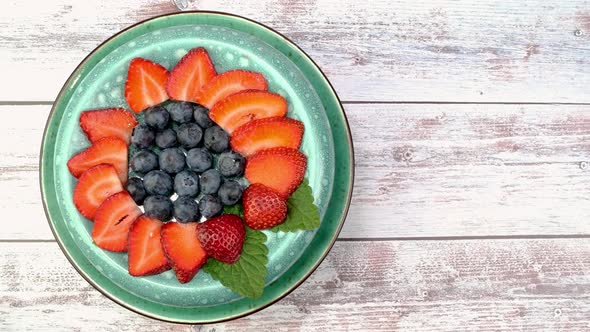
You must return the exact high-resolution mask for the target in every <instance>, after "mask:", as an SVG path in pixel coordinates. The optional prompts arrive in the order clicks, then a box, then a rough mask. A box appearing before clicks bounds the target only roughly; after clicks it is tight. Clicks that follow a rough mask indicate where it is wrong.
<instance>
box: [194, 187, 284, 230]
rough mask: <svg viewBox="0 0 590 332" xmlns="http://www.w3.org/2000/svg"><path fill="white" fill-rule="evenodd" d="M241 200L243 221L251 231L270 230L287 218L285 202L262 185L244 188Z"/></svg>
mask: <svg viewBox="0 0 590 332" xmlns="http://www.w3.org/2000/svg"><path fill="white" fill-rule="evenodd" d="M242 200H243V204H244V220H245V221H246V224H247V225H248V226H249V227H250V228H252V229H267V228H272V227H274V226H276V225H278V224H281V223H282V222H283V221H285V218H286V217H287V203H286V202H285V200H284V199H283V198H282V197H281V196H280V195H279V194H278V193H277V192H276V191H274V190H272V189H270V188H268V187H267V186H265V185H263V184H260V183H254V184H252V185H250V186H249V187H248V188H246V190H245V191H244V195H243V197H242ZM205 223H206V222H205Z"/></svg>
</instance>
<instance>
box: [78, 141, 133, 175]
mask: <svg viewBox="0 0 590 332" xmlns="http://www.w3.org/2000/svg"><path fill="white" fill-rule="evenodd" d="M99 164H109V165H112V166H114V167H115V169H116V170H117V173H119V179H121V182H122V183H125V182H127V143H125V141H123V140H121V139H120V138H117V137H105V138H101V139H99V140H98V141H96V142H94V144H92V145H91V146H90V147H89V148H87V149H86V150H84V151H82V152H80V153H78V154H76V155H75V156H73V157H72V158H71V159H70V160H69V161H68V169H69V170H70V173H72V175H73V176H74V177H77V178H78V177H80V175H82V173H83V172H84V171H85V170H87V169H89V168H90V167H93V166H96V165H99Z"/></svg>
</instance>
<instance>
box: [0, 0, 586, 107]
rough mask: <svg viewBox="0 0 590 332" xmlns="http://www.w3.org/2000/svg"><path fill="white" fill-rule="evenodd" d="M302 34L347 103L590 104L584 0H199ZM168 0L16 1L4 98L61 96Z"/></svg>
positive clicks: (5, 12)
mask: <svg viewBox="0 0 590 332" xmlns="http://www.w3.org/2000/svg"><path fill="white" fill-rule="evenodd" d="M190 9H200V10H218V11H227V12H230V13H235V14H239V15H244V16H247V17H250V18H252V19H255V20H259V21H260V22H262V23H265V24H268V25H270V26H272V27H273V28H275V29H277V30H278V31H280V32H283V33H285V34H286V35H287V36H288V37H290V38H292V39H293V40H294V41H295V42H296V43H297V44H298V45H300V46H301V47H302V48H303V49H304V50H305V51H307V52H308V53H309V54H310V55H311V56H312V57H313V59H314V60H316V61H317V62H318V64H319V65H320V66H321V68H322V69H323V70H324V71H325V72H326V74H327V75H328V77H329V78H330V79H331V81H332V83H333V84H334V85H335V87H336V89H337V91H338V93H339V94H340V97H341V98H342V99H344V100H362V101H375V100H378V101H491V102H576V103H579V102H585V103H588V102H590V95H589V94H588V93H587V92H588V86H589V85H590V48H589V47H588V43H589V42H590V8H589V6H588V3H587V2H586V1H585V0H564V1H559V2H548V1H544V0H531V1H526V2H523V1H501V0H490V1H478V0H468V1H451V0H445V1H414V0H397V1H391V0H371V1H341V0H322V1H318V0H301V1H288V0H260V1H257V2H256V4H255V5H253V4H252V3H251V2H248V1H231V0H223V1H221V0H197V1H190ZM173 11H175V7H174V6H173V5H172V3H171V2H170V1H165V0H126V1H120V0H101V1H81V2H77V1H71V0H52V1H38V2H36V3H35V5H34V6H32V5H31V3H29V2H27V1H5V2H4V3H3V8H2V11H0V31H2V33H1V34H0V42H1V47H0V72H2V73H3V79H4V80H8V81H10V84H6V85H5V86H3V88H2V89H0V101H2V100H17V101H23V100H26V101H29V100H44V101H51V100H53V99H54V98H55V96H56V95H57V92H58V90H59V88H60V87H61V85H62V84H63V82H64V81H65V79H66V78H67V77H68V75H69V74H70V73H71V71H72V70H73V69H74V68H75V66H76V65H77V64H78V63H79V62H80V61H81V60H82V59H83V58H84V56H86V54H88V52H90V51H91V50H92V49H93V48H94V47H96V46H97V45H98V44H99V43H100V42H102V41H104V40H105V39H107V38H108V37H109V36H111V35H112V34H114V33H116V32H118V31H120V30H121V29H123V28H125V27H127V26H129V25H131V24H133V23H135V22H137V21H139V20H143V19H147V18H149V17H151V16H154V15H160V14H164V13H168V12H173Z"/></svg>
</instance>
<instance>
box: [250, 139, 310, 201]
mask: <svg viewBox="0 0 590 332" xmlns="http://www.w3.org/2000/svg"><path fill="white" fill-rule="evenodd" d="M306 166H307V158H306V157H305V155H304V154H303V153H301V152H299V151H298V150H296V149H291V148H283V147H279V148H272V149H267V150H262V151H260V152H258V153H256V154H255V155H253V156H251V157H250V158H249V159H248V161H247V163H246V170H245V172H244V176H245V177H246V179H248V181H249V182H250V183H251V184H254V183H260V184H263V185H265V186H267V187H269V188H271V189H274V190H275V191H276V192H278V193H279V194H280V195H281V196H282V197H283V198H284V199H287V198H288V197H289V195H291V193H293V191H295V189H297V186H299V184H300V183H301V181H303V176H304V175H305V167H306Z"/></svg>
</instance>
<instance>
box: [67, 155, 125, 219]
mask: <svg viewBox="0 0 590 332" xmlns="http://www.w3.org/2000/svg"><path fill="white" fill-rule="evenodd" d="M122 190H123V185H122V184H121V180H120V179H119V176H118V174H117V170H116V169H115V168H114V167H113V166H111V165H107V164H100V165H97V166H94V167H91V168H89V169H88V170H86V171H85V172H84V173H82V175H81V176H80V179H79V180H78V183H77V184H76V187H75V188H74V205H75V206H76V208H77V209H78V211H80V213H81V214H82V215H83V216H84V217H86V218H88V219H90V220H94V215H95V214H96V210H97V209H98V207H99V206H100V205H101V204H102V202H104V201H105V200H106V199H107V198H108V197H109V196H111V195H113V194H116V193H118V192H120V191H122Z"/></svg>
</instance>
